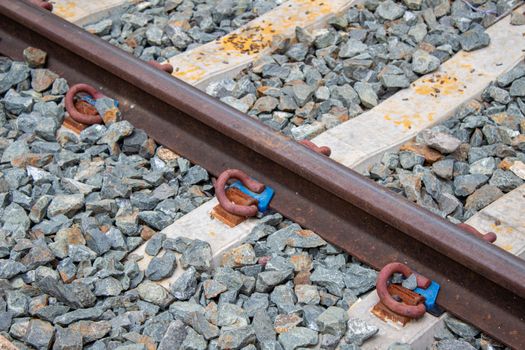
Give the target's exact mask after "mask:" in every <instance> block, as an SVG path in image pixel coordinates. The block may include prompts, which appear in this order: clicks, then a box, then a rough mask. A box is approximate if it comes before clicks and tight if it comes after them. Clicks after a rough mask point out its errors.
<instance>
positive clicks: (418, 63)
mask: <svg viewBox="0 0 525 350" xmlns="http://www.w3.org/2000/svg"><path fill="white" fill-rule="evenodd" d="M440 63H441V62H440V61H439V58H437V57H436V56H433V55H431V54H429V53H428V52H426V51H424V50H416V51H415V52H414V54H413V55H412V70H413V71H414V72H416V73H418V74H427V73H430V72H433V71H435V70H436V69H438V67H439V65H440Z"/></svg>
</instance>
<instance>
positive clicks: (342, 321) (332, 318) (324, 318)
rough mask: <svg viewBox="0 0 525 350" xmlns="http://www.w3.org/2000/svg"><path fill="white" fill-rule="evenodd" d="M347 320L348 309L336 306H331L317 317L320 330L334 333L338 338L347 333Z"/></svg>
mask: <svg viewBox="0 0 525 350" xmlns="http://www.w3.org/2000/svg"><path fill="white" fill-rule="evenodd" d="M347 321H348V313H347V311H346V310H344V309H341V308H339V307H335V306H330V307H329V308H328V309H326V311H324V312H323V313H322V314H321V315H319V317H317V325H318V326H319V331H320V332H322V333H328V334H332V335H334V336H336V337H338V338H341V337H342V336H343V335H344V334H345V333H346V323H347Z"/></svg>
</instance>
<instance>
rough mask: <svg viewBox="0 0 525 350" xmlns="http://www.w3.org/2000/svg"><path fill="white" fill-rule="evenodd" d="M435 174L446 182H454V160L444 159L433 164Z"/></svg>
mask: <svg viewBox="0 0 525 350" xmlns="http://www.w3.org/2000/svg"><path fill="white" fill-rule="evenodd" d="M432 171H433V172H434V174H436V175H437V176H439V177H440V178H442V179H445V180H452V177H453V174H454V160H453V159H443V160H439V161H437V162H435V163H434V164H432Z"/></svg>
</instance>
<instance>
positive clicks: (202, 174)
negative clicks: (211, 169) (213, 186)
mask: <svg viewBox="0 0 525 350" xmlns="http://www.w3.org/2000/svg"><path fill="white" fill-rule="evenodd" d="M208 179H209V176H208V172H207V171H206V170H205V169H204V168H202V167H200V166H198V165H194V166H192V167H191V168H190V169H189V170H188V172H187V173H186V175H185V176H184V178H183V180H182V181H183V183H185V184H187V185H195V184H197V183H199V182H202V181H208Z"/></svg>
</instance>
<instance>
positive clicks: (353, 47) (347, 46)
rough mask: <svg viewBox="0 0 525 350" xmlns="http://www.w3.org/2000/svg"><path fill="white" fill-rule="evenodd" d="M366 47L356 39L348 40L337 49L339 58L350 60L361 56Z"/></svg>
mask: <svg viewBox="0 0 525 350" xmlns="http://www.w3.org/2000/svg"><path fill="white" fill-rule="evenodd" d="M367 48H368V46H367V45H366V44H363V43H362V42H361V41H359V40H356V39H352V38H350V39H348V40H347V41H346V42H345V43H343V44H342V45H341V46H340V47H339V57H340V58H350V57H354V56H357V55H359V54H362V53H364V52H365V51H366V49H367Z"/></svg>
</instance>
